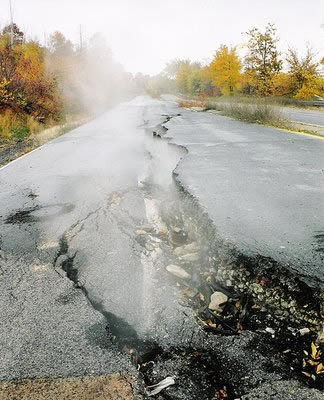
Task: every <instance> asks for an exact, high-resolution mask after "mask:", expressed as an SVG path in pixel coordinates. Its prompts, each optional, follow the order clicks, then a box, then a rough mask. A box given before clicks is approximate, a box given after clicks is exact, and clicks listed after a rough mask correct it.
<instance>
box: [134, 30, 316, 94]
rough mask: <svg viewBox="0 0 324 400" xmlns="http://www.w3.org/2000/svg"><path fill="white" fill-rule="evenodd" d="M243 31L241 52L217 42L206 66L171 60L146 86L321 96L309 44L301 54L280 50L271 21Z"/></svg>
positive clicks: (192, 91) (199, 91) (198, 91)
mask: <svg viewBox="0 0 324 400" xmlns="http://www.w3.org/2000/svg"><path fill="white" fill-rule="evenodd" d="M245 35H246V38H247V45H246V54H245V56H244V57H242V58H241V57H239V54H238V49H237V47H235V46H232V47H230V46H227V45H221V46H220V47H219V48H218V49H217V51H216V53H215V55H214V57H213V59H212V61H211V62H210V63H209V64H208V65H205V66H202V65H201V64H200V63H199V62H192V61H190V60H188V59H186V60H179V59H175V60H173V61H171V62H170V63H168V64H167V65H166V67H165V69H164V70H163V71H162V73H161V74H159V75H158V76H156V77H154V78H148V77H147V80H146V86H147V87H148V88H149V90H151V91H152V92H154V91H155V92H156V93H158V92H159V91H164V90H165V88H167V89H170V87H172V88H173V90H174V91H178V92H180V93H182V94H184V95H206V96H215V95H234V94H243V95H259V96H285V97H291V98H295V99H311V98H313V97H315V96H321V95H323V93H324V79H323V77H321V76H320V73H319V65H320V63H319V62H317V61H316V55H315V54H314V53H313V51H312V50H311V48H309V47H308V48H307V50H306V54H305V55H299V54H298V52H297V50H295V49H293V48H289V49H288V51H287V53H286V54H285V55H282V54H281V53H280V52H279V50H278V42H279V38H278V36H277V30H276V27H275V26H274V25H273V24H268V25H267V26H266V27H265V29H264V30H263V31H261V30H259V29H257V28H252V29H250V30H249V31H248V32H246V33H245ZM284 63H285V65H286V68H285V70H284V68H283V67H284ZM321 63H324V59H322V61H321ZM141 79H142V80H143V77H141Z"/></svg>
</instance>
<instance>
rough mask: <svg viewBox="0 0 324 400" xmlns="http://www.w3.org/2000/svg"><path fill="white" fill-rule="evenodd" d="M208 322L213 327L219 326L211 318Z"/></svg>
mask: <svg viewBox="0 0 324 400" xmlns="http://www.w3.org/2000/svg"><path fill="white" fill-rule="evenodd" d="M207 324H208V325H209V326H210V327H211V328H214V329H216V328H217V325H216V324H215V323H214V322H213V321H211V320H210V319H208V320H207Z"/></svg>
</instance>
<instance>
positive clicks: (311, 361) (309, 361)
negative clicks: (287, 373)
mask: <svg viewBox="0 0 324 400" xmlns="http://www.w3.org/2000/svg"><path fill="white" fill-rule="evenodd" d="M307 362H308V364H309V365H312V366H313V365H318V363H319V361H313V360H307Z"/></svg>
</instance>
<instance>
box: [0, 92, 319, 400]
mask: <svg viewBox="0 0 324 400" xmlns="http://www.w3.org/2000/svg"><path fill="white" fill-rule="evenodd" d="M171 100H172V99H171ZM178 114H181V115H178ZM166 115H167V116H169V118H168V119H170V120H169V121H168V122H165V121H166ZM163 122H165V126H166V127H167V128H168V132H167V137H168V138H169V140H170V141H171V142H173V143H176V144H178V145H179V146H170V145H168V142H167V141H165V140H159V139H157V138H155V139H154V138H153V137H152V132H153V131H157V132H160V130H161V125H160V124H161V123H163ZM185 149H187V150H186V151H187V153H186V151H185ZM323 153H324V141H323V140H321V139H319V138H314V137H310V136H306V135H294V134H290V133H286V132H283V131H278V130H274V129H270V128H265V127H262V126H259V125H250V124H244V123H241V122H237V121H234V120H232V119H229V118H226V117H222V116H217V115H210V114H207V113H194V112H191V111H188V110H182V109H179V108H178V107H177V105H176V104H175V103H174V102H172V101H170V99H168V100H163V101H158V100H153V99H150V98H148V97H139V98H136V99H134V100H133V101H131V102H129V103H125V104H122V105H120V106H118V107H116V108H115V109H113V110H111V111H110V112H108V113H107V114H105V115H103V116H101V117H100V118H98V119H96V120H94V121H92V122H90V123H88V124H86V125H84V126H82V127H80V128H78V129H75V130H74V131H72V132H70V133H68V134H66V135H64V136H62V137H60V138H58V139H56V140H53V141H51V142H49V143H48V144H46V145H45V146H42V147H41V148H39V149H37V150H36V151H34V152H32V153H30V154H28V155H26V156H25V157H22V158H21V159H18V160H17V161H15V162H13V163H11V164H9V165H8V166H6V167H4V168H2V169H0V185H1V193H0V209H1V215H0V225H1V229H0V248H1V250H0V272H1V280H0V286H1V290H0V304H1V307H0V321H1V325H0V342H1V346H0V348H1V350H0V379H12V378H24V377H36V376H37V377H57V376H79V375H81V376H82V375H98V374H113V373H120V372H122V373H124V374H125V373H126V374H131V375H136V369H135V367H134V366H133V365H132V364H131V362H130V359H129V356H128V355H127V354H125V352H120V351H119V350H120V349H118V348H117V344H116V343H115V339H114V336H116V335H118V334H119V335H120V334H123V333H125V332H126V334H127V335H128V336H132V338H133V340H134V341H137V342H138V341H143V343H144V341H147V342H152V343H153V342H156V343H157V344H158V345H159V346H161V347H163V348H164V349H167V348H170V347H176V346H179V345H180V344H181V345H185V344H187V345H188V346H193V343H195V344H196V345H197V344H200V345H202V343H204V340H205V337H204V335H202V334H201V332H200V330H199V329H198V328H197V324H196V322H195V320H194V318H193V317H190V315H191V312H190V311H188V308H187V306H186V305H184V304H183V303H182V302H181V301H179V294H178V291H177V288H176V284H175V282H172V279H171V280H170V276H169V275H168V273H167V272H166V270H165V267H166V265H168V263H170V260H172V257H173V254H172V249H170V246H168V245H167V244H166V240H165V231H166V226H165V224H164V222H163V221H162V219H161V214H160V209H161V207H162V208H163V205H164V204H171V205H176V204H177V202H181V201H182V200H181V198H180V197H179V194H178V189H177V187H176V185H175V183H174V180H173V179H172V172H173V171H174V170H176V173H177V180H178V182H180V183H181V185H182V186H184V187H185V188H186V189H187V190H188V192H189V193H190V194H192V195H194V196H195V197H196V199H198V201H199V204H200V205H201V206H202V207H203V209H204V210H206V211H207V212H208V215H209V217H210V218H211V220H212V221H213V223H214V225H215V227H216V229H217V231H218V233H219V234H220V235H221V236H223V237H224V238H226V239H228V240H230V241H231V242H232V243H233V245H234V246H235V247H237V249H239V251H241V252H242V253H246V254H248V255H257V254H262V255H265V256H269V257H271V258H273V259H274V260H276V261H278V262H280V263H282V264H283V265H286V266H287V267H288V268H290V269H292V270H293V271H295V273H297V274H298V275H300V276H302V277H306V279H308V280H309V281H311V282H312V284H314V285H317V286H321V285H322V284H323V270H322V266H323V263H322V261H323V258H322V257H323V233H324V232H323V231H324V228H323V223H322V221H323V217H324V215H323V214H324V213H323V211H324V208H323V191H324V187H323V174H324V165H323ZM180 160H181V161H180ZM175 209H177V207H175ZM178 218H179V217H178V216H177V215H173V219H174V225H176V223H177V222H176V221H177V219H178ZM143 224H144V226H143ZM147 224H148V225H149V227H148V228H147ZM64 270H65V272H67V275H68V277H67V276H66V273H65V272H64ZM68 278H69V279H68ZM73 281H74V283H73ZM107 323H108V333H107V330H106V326H107ZM116 327H117V328H118V329H119V332H116ZM118 329H117V330H118ZM220 340H221V339H220ZM224 340H227V338H225V339H224ZM231 340H232V339H230V340H229V341H228V342H226V343H225V342H224V346H225V347H226V348H227V350H226V351H227V353H228V354H231V352H232V353H233V354H232V356H233V357H237V356H238V354H240V353H239V346H240V343H241V346H242V347H244V348H246V347H247V343H248V341H249V336H244V335H241V336H240V337H239V338H237V339H235V340H236V344H235V346H234V347H233V345H232V347H231V348H233V349H232V350H233V351H232V350H229V349H228V346H229V343H231ZM146 344H147V343H146ZM148 345H150V343H148ZM236 346H237V347H236ZM218 347H219V348H221V345H220V344H219V345H218ZM234 348H235V349H234ZM263 357H264V356H262V355H260V354H258V355H256V356H255V358H251V360H248V359H246V358H245V357H244V356H242V357H240V360H242V361H240V363H242V368H241V372H242V374H245V373H246V371H251V374H254V376H255V384H257V382H259V381H262V380H266V379H267V378H266V377H267V376H268V375H267V374H268V372H264V371H263V370H262V369H260V371H259V370H258V368H256V367H255V365H263V364H264V362H265V359H264V358H263ZM244 363H245V364H244ZM258 363H259V364H258ZM243 364H244V365H243ZM229 365H232V363H229ZM233 365H234V364H233ZM233 368H234V367H233ZM260 368H261V367H260ZM256 369H257V370H258V371H257V372H255V370H256ZM252 371H254V372H252ZM235 373H236V374H237V375H239V368H238V367H235ZM242 377H243V375H242ZM275 378H277V379H279V378H280V375H277V374H272V375H271V379H275ZM239 379H240V382H243V381H242V379H241V378H239ZM251 379H252V378H251ZM179 398H180V397H179ZM184 398H185V397H184Z"/></svg>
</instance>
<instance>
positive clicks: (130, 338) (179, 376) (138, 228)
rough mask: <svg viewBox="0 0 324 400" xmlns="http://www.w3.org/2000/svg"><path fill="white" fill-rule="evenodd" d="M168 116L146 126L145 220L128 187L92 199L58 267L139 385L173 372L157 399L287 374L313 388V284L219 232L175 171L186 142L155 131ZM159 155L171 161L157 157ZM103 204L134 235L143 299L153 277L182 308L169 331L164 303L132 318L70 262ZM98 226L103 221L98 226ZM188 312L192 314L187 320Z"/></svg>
mask: <svg viewBox="0 0 324 400" xmlns="http://www.w3.org/2000/svg"><path fill="white" fill-rule="evenodd" d="M164 117H165V116H164ZM171 118H172V116H170V117H169V118H167V119H166V120H165V121H164V122H163V123H161V124H159V125H157V127H155V128H154V129H152V127H150V126H149V121H144V125H143V126H144V129H145V132H146V135H147V139H146V150H147V154H148V157H147V159H148V164H147V170H146V171H145V172H144V173H143V175H142V176H140V177H139V179H138V186H139V188H140V192H141V196H142V200H143V202H144V205H145V214H146V221H145V223H142V224H136V223H138V222H139V221H137V220H136V218H135V219H134V218H133V217H132V216H131V215H130V214H129V212H127V210H126V209H125V208H123V207H120V204H121V202H122V199H123V196H127V195H129V192H128V193H115V194H113V195H112V196H111V198H110V199H109V200H108V201H107V205H109V206H110V210H108V209H107V207H101V208H98V209H97V210H96V211H94V212H93V213H91V215H89V216H88V217H87V218H85V219H84V220H82V221H79V222H78V223H77V224H74V225H73V227H72V228H71V229H70V230H69V231H68V232H66V233H65V234H64V235H63V237H62V238H61V241H60V250H59V252H58V253H57V256H56V257H55V268H58V267H60V268H62V270H63V271H65V272H66V275H67V277H68V278H69V279H70V280H72V281H73V283H74V285H75V288H77V289H79V290H81V291H82V292H83V293H84V295H85V296H86V297H87V299H88V300H89V303H90V304H91V306H92V307H93V308H94V309H95V310H97V311H99V312H100V313H101V314H102V315H103V317H104V318H105V320H106V323H107V329H108V330H109V331H110V333H111V334H112V335H113V337H114V340H115V341H116V343H117V344H118V347H119V349H120V351H122V352H124V353H126V354H128V355H129V357H130V359H131V361H132V363H133V364H134V365H135V366H136V368H137V369H138V370H139V372H140V377H141V378H142V379H143V382H144V384H145V385H148V386H149V385H152V384H155V383H156V382H158V381H161V380H162V379H164V378H165V377H166V376H172V377H175V380H176V385H174V386H172V387H170V388H169V389H168V390H164V391H162V392H161V393H160V394H159V395H158V397H157V398H161V399H162V398H164V399H169V398H170V399H171V398H172V399H187V398H192V399H194V398H206V399H212V398H214V399H215V398H222V396H223V397H224V396H225V395H226V396H227V398H229V399H234V398H238V397H240V396H243V395H244V394H246V393H249V392H250V391H251V390H253V388H254V387H256V386H257V385H258V384H260V383H261V382H265V384H266V383H267V382H273V381H279V380H281V381H282V380H287V381H290V382H291V383H290V385H295V387H296V390H299V391H300V393H303V396H308V395H310V396H312V395H313V394H314V393H315V392H314V393H313V394H312V391H309V390H307V389H303V388H302V386H300V384H299V383H298V382H297V381H301V382H303V383H304V384H306V385H309V386H312V387H315V388H316V387H317V388H321V385H322V382H321V381H320V379H319V377H318V376H316V373H315V369H314V368H311V366H310V365H305V364H306V359H307V357H305V351H306V352H309V351H310V349H311V343H312V342H316V339H317V331H316V329H317V327H318V326H319V325H320V306H321V304H322V302H321V297H320V292H319V291H318V290H316V289H313V288H311V287H307V286H306V285H305V283H304V282H301V281H300V280H299V279H297V278H296V277H294V276H293V275H292V274H291V273H289V272H285V271H284V270H283V269H282V268H281V266H278V265H277V264H276V263H275V262H274V261H273V260H271V259H269V258H265V257H262V256H260V257H257V258H249V257H246V256H244V255H242V254H238V253H237V252H236V251H235V249H234V248H233V246H232V245H231V243H229V242H228V241H226V240H224V239H222V238H220V237H219V235H218V234H217V231H216V228H215V227H214V226H213V224H212V223H211V222H210V220H209V218H208V215H207V214H206V213H204V212H203V210H202V209H201V208H200V206H199V204H198V202H197V200H196V199H194V198H192V196H191V195H190V194H189V193H187V192H186V191H185V190H184V189H183V188H182V187H181V182H179V180H178V178H177V174H176V173H174V172H173V171H174V170H175V169H176V166H177V164H178V162H179V161H180V159H181V157H182V156H183V155H184V154H185V150H183V149H179V148H178V147H177V146H173V145H170V144H169V143H168V141H166V140H164V139H162V140H161V137H163V134H165V133H166V132H167V129H166V128H164V124H165V123H166V122H167V121H169V120H170V119H171ZM163 128H164V129H163ZM157 132H159V134H157ZM152 135H153V140H152V138H151V136H152ZM166 155H167V159H168V160H169V162H166V159H165V158H164V159H163V157H165V156H166ZM166 165H167V168H166ZM100 212H101V213H104V214H105V215H106V216H107V215H108V214H109V217H110V218H109V220H110V221H111V218H113V219H115V222H116V226H118V229H122V230H123V231H124V232H123V234H126V235H127V236H128V237H129V238H130V239H131V240H135V241H136V246H137V249H136V251H137V252H138V253H139V259H140V265H141V268H142V273H143V276H144V279H143V282H142V283H143V287H142V292H143V299H144V300H143V301H144V303H145V302H146V303H147V302H148V303H149V302H150V298H152V297H154V296H155V295H156V293H152V291H150V289H152V288H153V290H155V287H154V286H152V283H151V282H150V281H156V280H158V282H159V283H160V285H161V284H162V286H163V285H165V287H169V288H170V287H171V291H172V301H173V302H174V301H176V302H177V303H178V304H177V306H176V307H177V308H178V307H180V308H181V311H182V313H183V315H182V321H181V322H180V328H179V330H177V329H176V330H174V331H173V332H167V331H168V329H169V328H170V324H171V321H170V319H167V318H166V319H165V316H164V317H162V318H161V319H159V318H157V317H156V312H157V309H156V308H155V307H156V306H157V307H161V304H162V306H165V304H164V302H163V301H162V302H160V303H161V304H159V302H157V303H156V304H155V305H154V306H153V307H150V306H148V305H147V304H144V305H143V304H142V306H143V307H144V309H145V310H144V311H143V312H142V314H141V317H142V319H141V320H140V321H136V323H135V324H132V323H130V322H131V318H130V321H128V320H127V319H129V318H128V317H129V316H127V315H126V316H124V315H123V313H122V312H121V309H122V307H121V308H120V309H119V307H118V306H117V308H116V307H115V312H111V308H110V307H109V306H107V303H106V299H105V296H104V295H103V294H102V293H101V294H100V293H99V292H100V291H96V289H94V288H93V287H92V286H91V284H90V285H89V288H88V287H87V285H88V283H87V278H86V274H85V275H83V274H82V267H81V271H80V267H78V265H76V266H75V265H74V261H75V259H76V258H77V256H78V253H77V252H78V250H77V245H73V240H74V238H75V237H77V236H78V235H79V234H80V232H81V231H82V230H83V229H85V230H86V229H87V224H90V225H91V226H93V225H95V224H96V223H97V224H98V221H97V222H96V214H97V213H100ZM112 215H113V217H112ZM121 220H122V221H121ZM126 220H128V223H125V222H126ZM101 223H102V222H101ZM127 225H128V228H126V230H125V226H127ZM122 227H123V228H122ZM96 229H97V231H98V230H100V229H99V227H98V226H97V228H96ZM98 235H99V233H98ZM98 240H99V237H98ZM70 244H72V246H71V245H70ZM71 247H72V249H71ZM161 260H162V261H161ZM165 267H166V268H165ZM167 274H169V276H167ZM130 279H132V277H131V276H130ZM162 282H163V283H162ZM118 284H119V285H121V284H122V283H121V282H119V283H118ZM145 291H147V293H146V294H145V293H144V292H145ZM170 293H171V292H170ZM170 293H169V294H170ZM214 293H222V294H223V295H224V296H225V298H226V301H225V304H224V305H223V306H221V307H219V308H218V309H217V308H216V309H215V308H214V309H213V307H211V306H210V302H211V297H212V296H213V294H214ZM163 295H164V296H166V295H167V294H166V293H163V294H162V296H163ZM179 304H180V305H179ZM112 308H114V307H112ZM116 310H117V311H119V312H117V313H116ZM177 317H178V318H179V314H177ZM163 318H164V319H163ZM180 318H181V317H180ZM188 320H190V321H191V323H189V324H188V323H186V321H188ZM133 322H134V321H133ZM178 322H179V321H178ZM193 323H194V324H195V327H194V329H193V325H192V324H193ZM155 324H161V326H162V325H163V324H164V325H165V326H164V327H162V331H163V332H164V333H165V335H164V336H163V338H162V337H161V334H160V333H159V332H157V331H156V330H155V329H154V325H155ZM185 324H186V326H184V325H185ZM139 325H142V326H141V328H140V329H139ZM175 325H177V326H178V324H175ZM163 328H164V330H163ZM137 329H138V331H137ZM159 329H161V327H159ZM183 331H185V334H184V335H182V332H183ZM179 333H180V336H179ZM169 335H170V336H171V337H168V336H169ZM176 336H177V340H175V337H176ZM179 338H180V340H179ZM314 378H315V379H314ZM284 382H285V381H284ZM284 386H285V384H284V383H283V384H282V387H281V389H280V385H279V389H280V390H281V391H282V393H284V391H285V390H286V389H285V388H284ZM279 389H278V390H279ZM142 390H143V391H142V395H143V396H146V395H147V392H145V390H144V389H142ZM246 398H248V397H246ZM255 398H257V397H255ZM304 398H308V397H304ZM309 398H310V397H309Z"/></svg>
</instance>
